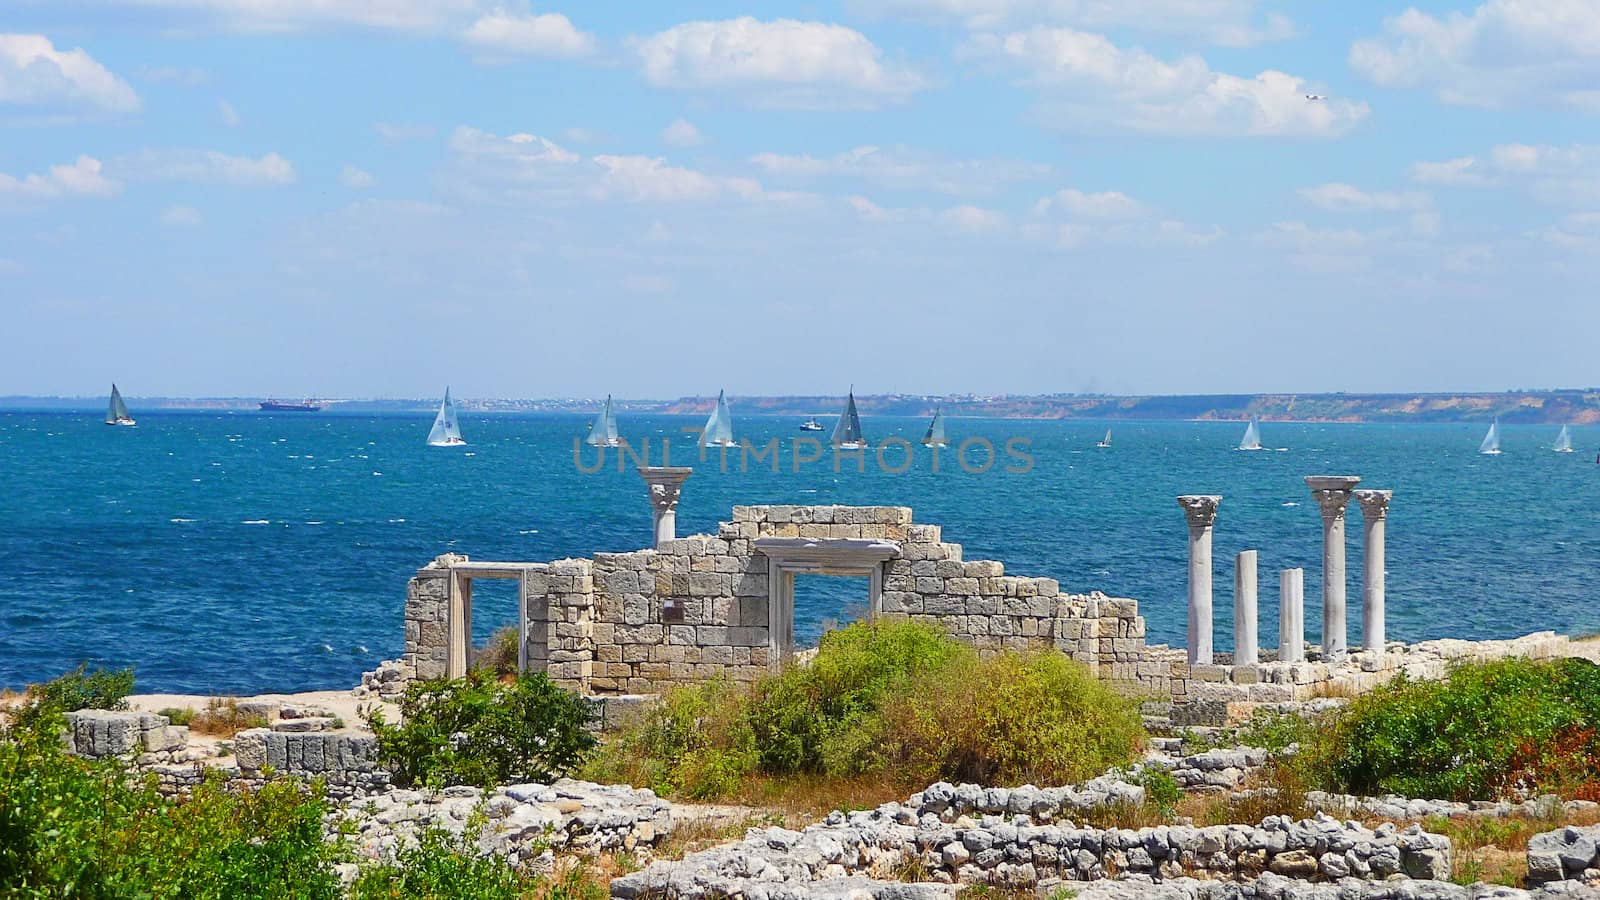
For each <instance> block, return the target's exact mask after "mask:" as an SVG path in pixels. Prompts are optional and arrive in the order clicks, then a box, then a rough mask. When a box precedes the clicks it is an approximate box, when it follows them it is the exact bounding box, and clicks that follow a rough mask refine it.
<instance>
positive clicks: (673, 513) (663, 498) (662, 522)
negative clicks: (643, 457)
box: [639, 466, 694, 547]
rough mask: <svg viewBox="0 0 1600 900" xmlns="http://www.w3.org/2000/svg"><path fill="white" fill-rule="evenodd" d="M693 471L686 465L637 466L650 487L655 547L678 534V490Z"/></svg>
mask: <svg viewBox="0 0 1600 900" xmlns="http://www.w3.org/2000/svg"><path fill="white" fill-rule="evenodd" d="M693 471H694V469H691V468H690V467H688V466H640V467H639V474H640V475H642V476H644V480H645V484H647V485H649V487H650V507H651V510H652V511H653V513H654V516H655V533H656V542H655V546H657V547H660V546H661V542H662V541H670V540H673V539H675V538H676V537H677V536H678V492H679V491H680V490H681V489H682V488H683V481H684V479H685V478H688V477H689V473H690V472H693Z"/></svg>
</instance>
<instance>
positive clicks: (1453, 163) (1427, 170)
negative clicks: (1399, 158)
mask: <svg viewBox="0 0 1600 900" xmlns="http://www.w3.org/2000/svg"><path fill="white" fill-rule="evenodd" d="M1484 169H1485V166H1484V165H1483V163H1482V162H1480V161H1479V160H1478V159H1477V158H1475V157H1471V156H1461V157H1457V158H1456V159H1447V160H1445V161H1444V162H1419V163H1417V164H1416V165H1414V166H1412V167H1411V179H1412V180H1413V181H1416V182H1418V183H1419V184H1451V185H1483V184H1488V183H1489V181H1490V176H1489V175H1488V173H1486V172H1485V171H1484Z"/></svg>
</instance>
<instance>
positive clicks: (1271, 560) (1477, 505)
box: [0, 409, 1600, 693]
mask: <svg viewBox="0 0 1600 900" xmlns="http://www.w3.org/2000/svg"><path fill="white" fill-rule="evenodd" d="M734 412H735V417H736V420H735V424H736V427H737V429H738V431H739V433H740V436H741V437H745V438H748V439H750V440H751V442H752V443H754V444H756V445H758V446H760V445H763V444H764V443H765V442H766V441H767V440H768V439H769V438H773V437H777V438H780V439H782V441H784V442H786V444H785V449H784V451H783V454H782V457H781V460H780V463H781V466H780V468H781V471H779V472H777V473H774V472H773V471H772V470H771V468H770V462H763V463H760V464H757V465H752V466H748V467H746V466H741V464H740V458H739V453H738V452H737V451H733V452H731V454H730V455H729V457H728V461H727V464H726V470H725V471H724V470H723V467H722V466H720V465H719V461H718V456H717V453H716V451H712V452H711V454H710V455H709V456H708V457H707V459H706V460H705V461H703V462H702V461H701V460H699V459H698V458H697V450H696V448H695V447H694V446H693V443H692V438H691V437H688V436H686V435H684V434H683V432H682V429H684V428H692V427H696V426H698V425H700V424H701V420H700V419H698V418H692V419H691V418H687V417H669V416H655V417H643V416H634V417H626V416H624V417H623V418H622V422H621V431H622V434H623V436H624V437H625V438H627V439H628V440H629V441H630V442H632V443H633V444H634V445H636V446H637V445H638V444H640V443H641V442H642V440H643V439H645V438H649V439H650V440H651V442H652V447H651V449H652V453H653V458H652V462H656V463H659V462H660V461H661V459H660V447H659V441H660V440H661V439H662V438H664V437H670V438H672V439H673V448H672V459H671V462H672V463H673V464H678V465H693V466H694V467H695V473H694V475H693V476H692V477H691V478H690V479H689V481H688V482H687V484H686V485H685V488H684V492H683V497H682V501H681V503H680V505H679V509H678V531H679V534H690V533H694V532H699V531H711V530H714V529H715V527H716V523H717V521H718V520H721V519H726V518H727V517H728V515H729V510H730V508H731V507H732V506H733V505H734V504H754V503H793V504H832V503H842V504H892V505H906V506H911V507H913V508H914V509H915V513H916V520H917V521H918V522H930V523H937V524H940V525H943V526H944V534H945V537H946V539H947V540H953V541H957V542H959V543H962V544H964V545H965V548H966V558H967V559H987V558H993V559H1000V560H1002V561H1003V562H1005V564H1006V566H1007V570H1008V571H1010V572H1014V573H1019V574H1028V575H1047V576H1051V577H1054V578H1057V579H1059V580H1060V582H1061V585H1062V588H1063V589H1064V590H1070V591H1079V592H1082V591H1090V590H1102V591H1105V592H1106V593H1108V594H1112V595H1115V596H1125V597H1133V598H1136V599H1138V601H1139V603H1140V610H1141V612H1142V613H1143V614H1144V616H1145V617H1146V619H1147V620H1148V623H1149V630H1150V635H1151V639H1152V641H1166V642H1171V643H1173V644H1175V645H1181V644H1182V641H1183V630H1184V599H1183V598H1184V590H1185V586H1184V585H1185V558H1186V557H1185V553H1186V543H1185V541H1186V530H1185V526H1184V518H1183V513H1182V511H1181V510H1180V509H1179V508H1178V506H1177V504H1176V502H1175V501H1174V499H1173V498H1174V497H1175V496H1176V495H1178V494H1184V493H1215V494H1221V495H1223V497H1224V500H1223V501H1222V506H1221V510H1220V513H1219V515H1218V519H1217V526H1216V535H1215V549H1214V553H1215V559H1216V562H1217V568H1216V577H1215V583H1216V585H1217V591H1216V616H1217V635H1218V644H1219V647H1221V648H1227V647H1228V646H1229V644H1230V641H1229V634H1230V632H1231V621H1232V618H1231V616H1232V614H1231V603H1232V597H1231V594H1232V588H1231V584H1232V573H1231V569H1232V558H1233V555H1234V554H1235V553H1236V552H1238V551H1240V550H1244V549H1257V550H1259V551H1260V553H1261V559H1260V567H1261V573H1262V578H1261V580H1262V590H1261V593H1262V603H1261V607H1262V613H1263V620H1262V622H1261V631H1260V633H1261V635H1262V639H1263V641H1264V642H1265V643H1267V644H1268V645H1271V644H1273V643H1275V642H1276V635H1277V621H1276V608H1277V589H1276V583H1277V579H1276V571H1277V570H1278V569H1280V568H1286V567H1292V566H1301V567H1304V568H1305V569H1306V598H1307V604H1306V605H1307V610H1306V619H1307V630H1308V632H1309V633H1310V634H1311V635H1312V637H1313V639H1316V636H1317V635H1319V634H1320V627H1321V626H1320V621H1319V616H1318V613H1319V605H1320V604H1319V602H1318V600H1317V598H1318V597H1319V596H1320V559H1321V555H1320V554H1321V526H1320V520H1319V518H1318V514H1317V508H1316V504H1315V503H1314V502H1313V501H1312V500H1311V497H1310V493H1309V492H1308V491H1307V489H1306V487H1305V484H1304V482H1303V481H1302V479H1303V477H1304V476H1306V475H1311V474H1355V475H1360V476H1362V478H1363V479H1364V480H1363V486H1366V487H1375V488H1390V489H1393V490H1394V492H1395V497H1394V501H1393V504H1392V506H1391V507H1390V513H1389V524H1388V551H1389V559H1388V595H1389V635H1390V637H1391V638H1395V639H1404V640H1420V639H1425V638H1436V637H1462V638H1489V637H1510V636H1514V635H1517V634H1521V633H1525V632H1528V631H1532V630H1536V629H1556V630H1559V631H1567V632H1585V631H1592V630H1597V629H1600V603H1597V602H1596V601H1597V600H1600V591H1597V587H1596V585H1597V576H1600V466H1597V465H1596V464H1595V444H1596V442H1597V441H1600V433H1594V432H1595V431H1596V429H1578V430H1576V432H1575V437H1576V439H1577V445H1578V447H1579V451H1578V452H1576V453H1570V454H1557V453H1553V452H1550V451H1549V449H1548V447H1549V445H1550V443H1551V442H1552V441H1553V440H1554V439H1555V430H1556V429H1554V428H1546V427H1518V426H1506V427H1503V429H1502V432H1503V437H1502V447H1503V449H1504V451H1505V452H1504V454H1503V455H1501V456H1498V457H1488V456H1480V455H1478V453H1477V452H1476V451H1477V447H1478V442H1479V439H1480V438H1481V437H1482V432H1483V430H1484V426H1482V425H1301V424H1278V423H1266V424H1264V425H1263V426H1262V432H1263V434H1262V440H1263V443H1264V444H1266V445H1267V446H1269V447H1272V448H1279V447H1282V448H1287V449H1284V450H1282V451H1281V452H1260V453H1242V452H1237V451H1235V450H1233V449H1232V448H1233V447H1234V446H1235V445H1236V444H1237V442H1238V439H1239V435H1240V433H1241V432H1242V431H1243V425H1242V424H1239V423H1195V422H1171V423H1145V422H1137V423H1135V422H1123V423H1112V425H1111V427H1113V429H1114V441H1113V443H1114V446H1113V447H1112V448H1111V449H1109V450H1101V449H1097V448H1096V447H1095V446H1094V444H1095V442H1096V441H1097V440H1099V439H1100V437H1101V436H1102V435H1103V433H1104V431H1105V429H1106V427H1107V423H1103V422H1087V421H1073V422H1044V421H1012V420H994V419H952V420H950V421H949V422H948V427H949V434H950V439H951V441H952V444H958V443H961V442H963V441H967V440H968V439H981V440H975V441H973V443H972V445H971V446H969V451H968V453H967V465H966V466H965V467H963V466H962V465H960V464H959V463H958V462H957V460H956V453H955V449H956V448H955V447H954V446H952V447H950V448H947V449H946V450H944V451H943V452H942V454H941V458H940V465H939V467H938V470H937V471H934V468H933V465H932V457H931V455H930V451H928V450H927V449H925V448H921V447H917V448H916V451H915V453H914V454H913V455H912V458H911V459H910V460H909V462H910V467H909V469H907V470H906V471H903V472H894V471H887V470H885V469H880V468H879V466H878V463H877V460H876V459H873V458H872V457H871V456H870V455H869V457H868V459H867V463H868V465H867V471H865V472H859V471H857V470H856V465H855V463H854V462H853V461H850V460H843V461H842V465H841V466H840V468H839V470H838V471H835V469H834V467H833V465H832V464H831V460H832V458H831V456H824V457H823V458H822V459H821V460H819V461H816V462H805V463H801V464H799V466H798V471H795V469H796V468H797V467H796V465H795V462H794V459H793V457H792V455H791V453H790V452H789V447H788V445H787V442H788V441H790V440H791V439H792V438H796V437H800V436H802V435H801V433H800V432H798V431H797V430H796V426H797V425H798V423H799V421H800V420H799V419H797V418H778V417H768V418H761V417H754V416H747V417H738V410H737V409H735V411H734ZM135 415H137V416H138V418H139V424H138V427H136V428H108V427H106V426H105V425H103V424H102V423H101V422H100V420H99V418H100V417H99V415H98V414H97V413H95V412H86V413H81V414H77V413H74V414H68V413H31V412H29V413H23V412H10V413H5V412H0V465H3V466H4V469H3V471H4V479H3V481H0V558H3V559H4V560H5V566H4V569H3V572H0V686H5V687H13V688H14V687H20V686H22V685H23V684H25V683H27V682H30V681H37V680H41V679H45V678H48V677H52V676H54V675H56V674H59V673H61V672H63V671H65V670H67V669H69V668H71V667H72V666H74V665H76V664H77V663H78V662H80V661H89V662H91V663H93V664H99V665H106V666H133V667H134V668H135V670H136V673H137V678H138V685H139V689H140V690H142V691H214V692H231V693H254V692H264V691H297V690H312V689H335V688H346V687H350V686H352V685H354V684H356V683H357V681H358V679H359V676H360V673H361V672H362V671H363V670H366V669H371V668H372V667H373V666H375V665H376V664H377V663H378V662H379V661H380V660H382V659H386V658H393V657H395V656H398V655H399V653H400V651H401V647H402V629H401V608H402V604H403V602H404V598H405V586H406V579H407V578H408V577H409V576H410V575H411V574H412V572H413V571H415V570H416V569H417V568H418V567H419V566H421V565H423V564H425V563H426V562H427V561H428V560H430V559H431V558H433V557H434V556H435V555H437V554H439V553H443V552H446V551H454V552H458V553H466V554H468V555H470V556H472V557H473V558H477V559H489V560H549V559H555V558H561V557H566V556H587V555H590V554H592V553H594V552H595V551H604V550H628V549H636V548H639V547H643V546H646V545H647V544H648V542H649V540H650V534H651V530H650V507H649V503H648V501H647V499H646V495H645V489H644V486H643V482H642V481H641V480H640V478H639V476H638V475H637V473H636V472H634V471H633V468H632V465H633V462H634V461H632V460H629V461H628V465H627V466H626V467H625V469H624V471H620V472H619V471H618V468H617V465H616V458H615V451H612V453H611V455H609V456H608V457H607V459H606V466H605V468H604V469H603V470H602V471H598V472H592V473H586V472H584V471H581V470H580V467H579V464H580V463H581V464H582V466H583V467H585V468H592V467H593V466H594V464H595V461H596V457H595V453H596V451H595V450H594V449H592V448H587V447H585V448H584V453H583V454H582V455H581V457H579V458H578V459H576V460H575V457H574V439H575V438H579V437H581V436H582V435H583V434H584V433H585V430H586V425H587V419H586V418H584V417H578V416H554V415H552V416H533V415H528V416H514V415H479V416H473V415H470V414H469V415H468V416H466V417H465V418H464V419H463V423H462V427H463V430H464V432H465V435H466V438H467V440H468V441H469V442H470V444H469V446H467V447H465V448H457V449H436V448H429V447H427V446H425V445H424V443H423V438H424V436H425V435H426V434H427V431H428V427H429V424H430V421H431V416H429V415H426V414H421V415H381V416H367V415H352V414H339V413H336V412H332V411H328V412H322V413H316V414H293V413H290V414H261V413H235V414H213V413H205V414H201V413H167V414H161V413H150V412H140V411H138V410H135ZM827 424H829V425H830V426H831V424H832V423H831V420H830V421H828V423H827ZM925 426H926V423H925V422H923V421H921V420H911V419H889V418H875V417H868V418H867V419H865V420H864V428H865V431H866V434H867V437H868V438H869V439H870V440H873V441H874V442H882V441H883V440H884V439H885V438H889V437H891V436H895V435H898V436H900V437H903V438H906V439H908V440H911V441H914V439H915V438H918V437H920V436H921V434H922V430H923V429H924V427H925ZM822 436H823V437H825V436H826V435H822ZM1007 441H1013V442H1014V443H1013V444H1012V445H1011V446H1012V447H1013V448H1014V449H1016V450H1017V451H1019V453H1020V454H1023V455H1026V456H1027V457H1028V458H1029V460H1031V464H1024V462H1023V461H1022V459H1021V458H1020V457H1019V456H1017V455H1009V454H1007V452H1006V450H1005V449H1004V448H1005V445H1006V442H1007ZM985 445H988V446H993V447H995V448H996V449H997V451H998V453H997V456H998V459H996V460H995V461H994V465H993V467H992V468H990V469H988V470H987V471H978V470H980V469H982V468H983V463H984V461H985V459H986V458H987V457H986V453H985V451H984V450H983V449H982V448H983V446H985ZM808 452H809V451H808ZM884 456H885V458H884V462H885V463H886V464H887V466H886V469H900V468H902V467H904V466H905V464H906V457H905V448H903V447H901V446H896V447H894V448H893V449H891V450H889V451H887V452H886V453H885V454H884ZM1008 468H1009V469H1026V471H1007V469H1008ZM1360 533H1361V520H1360V515H1359V512H1357V511H1356V510H1355V509H1354V504H1352V509H1351V514H1350V519H1349V571H1350V573H1351V575H1350V582H1349V592H1350V597H1351V601H1352V613H1351V615H1350V628H1351V635H1350V636H1351V641H1352V643H1354V642H1355V641H1356V640H1358V639H1359V623H1360V616H1359V612H1358V610H1359V597H1360V571H1361V546H1360V543H1361V542H1360ZM856 581H857V580H853V579H828V578H821V577H817V578H806V579H802V580H801V582H802V583H801V584H800V585H799V586H798V589H797V617H798V619H799V621H798V622H797V630H798V632H799V634H800V636H801V637H802V638H807V639H814V638H815V636H816V635H817V634H818V633H819V632H820V630H821V629H822V627H823V626H824V623H825V622H827V621H829V620H835V621H844V620H848V619H850V618H853V617H855V616H857V615H859V612H860V603H861V601H862V600H863V599H864V597H865V592H866V587H865V584H864V583H859V584H858V583H856ZM475 594H476V595H475V598H474V600H475V608H476V612H475V619H474V625H475V629H476V631H477V632H478V637H479V638H480V639H481V638H482V637H484V636H486V635H487V634H488V632H489V631H491V630H492V629H493V628H494V627H496V626H499V625H504V624H509V623H510V621H511V620H512V617H513V614H514V609H515V597H514V595H513V592H512V588H511V586H510V583H505V584H504V585H503V589H501V586H500V585H497V584H495V583H485V584H481V585H479V586H478V589H477V591H476V592H475Z"/></svg>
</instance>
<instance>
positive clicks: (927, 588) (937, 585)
mask: <svg viewBox="0 0 1600 900" xmlns="http://www.w3.org/2000/svg"><path fill="white" fill-rule="evenodd" d="M917 593H919V594H942V593H944V579H943V578H939V577H937V576H934V575H919V576H917Z"/></svg>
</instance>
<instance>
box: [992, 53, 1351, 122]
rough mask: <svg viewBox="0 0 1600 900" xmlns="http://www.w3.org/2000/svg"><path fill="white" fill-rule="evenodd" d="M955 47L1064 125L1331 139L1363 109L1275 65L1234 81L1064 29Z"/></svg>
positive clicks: (1202, 66) (1193, 62)
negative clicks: (1015, 83) (1033, 95)
mask: <svg viewBox="0 0 1600 900" xmlns="http://www.w3.org/2000/svg"><path fill="white" fill-rule="evenodd" d="M962 54H963V55H964V56H965V57H967V58H969V59H976V60H980V61H986V62H990V63H994V64H998V65H1001V66H1005V67H1008V68H1013V69H1016V70H1019V71H1020V72H1021V73H1022V80H1023V82H1024V83H1026V84H1029V85H1032V86H1034V87H1037V88H1038V89H1040V91H1041V92H1042V94H1043V97H1044V99H1045V103H1046V107H1047V112H1049V113H1051V118H1052V120H1053V121H1054V122H1055V123H1056V124H1059V125H1060V126H1061V127H1064V128H1069V129H1073V130H1085V131H1095V130H1110V131H1134V132H1141V133H1147V134H1169V135H1186V136H1220V137H1247V136H1248V137H1336V136H1338V135H1341V134H1344V133H1345V132H1347V131H1349V130H1350V129H1352V128H1354V127H1355V126H1356V124H1357V123H1359V122H1360V121H1361V120H1362V119H1365V118H1366V117H1367V114H1368V112H1369V109H1368V107H1367V105H1366V104H1365V103H1361V102H1358V101H1352V100H1345V99H1339V98H1333V99H1328V100H1308V99H1306V96H1305V95H1306V94H1307V93H1309V92H1311V91H1310V86H1309V85H1308V84H1307V83H1306V82H1305V81H1304V80H1303V79H1301V78H1298V77H1296V76H1294V75H1290V74H1287V73H1285V72H1279V71H1275V70H1271V69H1269V70H1267V71H1264V72H1261V73H1259V74H1257V75H1256V76H1255V77H1253V78H1242V77H1239V76H1236V75H1229V74H1227V73H1224V72H1216V71H1213V70H1212V69H1211V67H1210V66H1208V65H1207V64H1206V61H1205V60H1204V59H1202V58H1200V57H1198V56H1185V57H1182V58H1180V59H1177V60H1173V61H1167V60H1163V59H1160V58H1158V57H1156V56H1153V55H1151V54H1150V53H1147V52H1145V51H1144V50H1142V49H1138V48H1134V49H1124V48H1121V47H1118V46H1117V45H1116V44H1113V43H1112V42H1111V41H1110V40H1108V39H1106V38H1105V37H1104V36H1102V35H1098V34H1090V33H1088V32H1082V31H1074V30H1071V29H1067V28H1034V29H1031V30H1028V31H1017V32H1011V33H1009V34H982V35H977V36H975V37H974V38H973V39H972V40H970V41H969V42H968V43H967V45H966V46H965V47H964V48H963V50H962Z"/></svg>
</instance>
